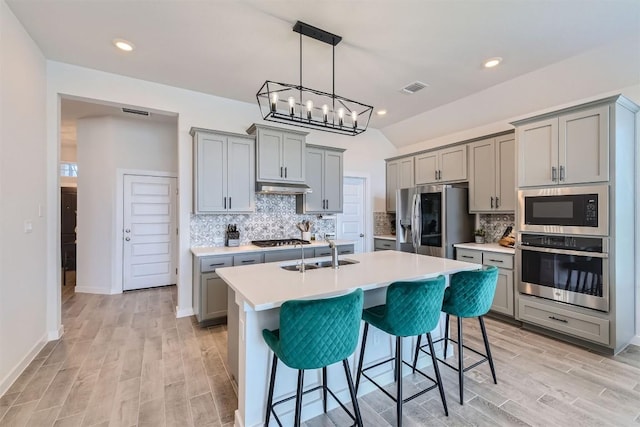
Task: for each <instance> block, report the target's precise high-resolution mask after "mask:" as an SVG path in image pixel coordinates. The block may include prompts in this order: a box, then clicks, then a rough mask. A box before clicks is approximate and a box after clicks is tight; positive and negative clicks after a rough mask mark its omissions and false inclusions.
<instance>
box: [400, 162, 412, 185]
mask: <svg viewBox="0 0 640 427" xmlns="http://www.w3.org/2000/svg"><path fill="white" fill-rule="evenodd" d="M414 185H415V170H414V164H413V156H411V157H407V158H404V159H399V160H398V188H411V187H413V186H414Z"/></svg>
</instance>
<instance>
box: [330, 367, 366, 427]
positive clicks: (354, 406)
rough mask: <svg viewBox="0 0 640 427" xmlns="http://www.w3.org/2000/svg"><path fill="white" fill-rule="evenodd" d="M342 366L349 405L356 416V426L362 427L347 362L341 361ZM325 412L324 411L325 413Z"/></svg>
mask: <svg viewBox="0 0 640 427" xmlns="http://www.w3.org/2000/svg"><path fill="white" fill-rule="evenodd" d="M342 366H344V374H345V376H346V377H347V384H348V385H349V394H350V395H351V403H352V404H353V411H354V412H355V416H356V425H357V426H359V427H363V426H364V424H363V423H362V415H361V414H360V405H358V396H357V395H356V389H355V388H354V387H353V379H352V378H351V368H349V361H348V360H347V359H344V360H343V361H342ZM325 412H326V411H325Z"/></svg>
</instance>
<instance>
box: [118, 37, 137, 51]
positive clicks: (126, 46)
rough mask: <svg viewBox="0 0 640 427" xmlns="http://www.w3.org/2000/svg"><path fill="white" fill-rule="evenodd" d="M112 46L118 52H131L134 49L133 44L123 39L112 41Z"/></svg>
mask: <svg viewBox="0 0 640 427" xmlns="http://www.w3.org/2000/svg"><path fill="white" fill-rule="evenodd" d="M113 45H114V46H115V47H117V48H118V49H120V50H124V51H125V52H131V51H132V50H133V49H135V46H134V44H133V43H131V42H130V41H128V40H124V39H113Z"/></svg>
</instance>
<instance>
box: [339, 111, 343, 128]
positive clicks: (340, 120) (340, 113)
mask: <svg viewBox="0 0 640 427" xmlns="http://www.w3.org/2000/svg"><path fill="white" fill-rule="evenodd" d="M338 119H339V120H338V124H339V125H340V127H342V125H343V124H344V108H339V109H338Z"/></svg>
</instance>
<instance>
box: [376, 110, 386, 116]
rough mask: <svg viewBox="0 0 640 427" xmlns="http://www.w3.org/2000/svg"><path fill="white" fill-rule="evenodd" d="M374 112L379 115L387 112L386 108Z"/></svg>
mask: <svg viewBox="0 0 640 427" xmlns="http://www.w3.org/2000/svg"><path fill="white" fill-rule="evenodd" d="M376 114H377V115H379V116H384V115H385V114H387V110H378V111H376Z"/></svg>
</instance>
